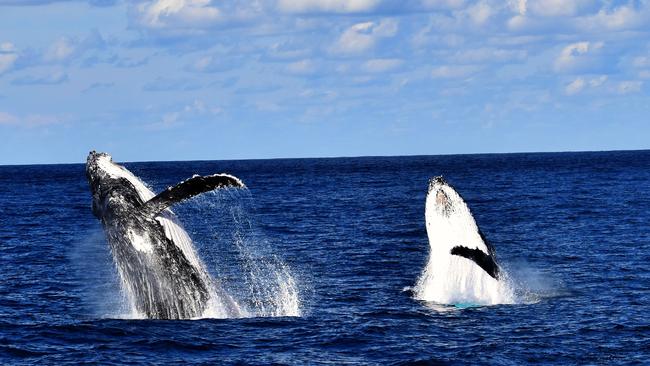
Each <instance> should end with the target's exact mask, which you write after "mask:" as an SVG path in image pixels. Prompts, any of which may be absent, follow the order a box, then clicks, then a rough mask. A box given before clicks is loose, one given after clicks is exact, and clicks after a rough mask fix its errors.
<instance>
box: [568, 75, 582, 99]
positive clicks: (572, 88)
mask: <svg viewBox="0 0 650 366" xmlns="http://www.w3.org/2000/svg"><path fill="white" fill-rule="evenodd" d="M585 85H586V83H585V80H584V79H583V78H577V79H575V80H573V81H572V82H571V83H569V84H568V85H567V86H566V88H564V92H565V93H566V94H567V95H575V94H578V93H580V92H581V91H582V90H583V89H584V88H585Z"/></svg>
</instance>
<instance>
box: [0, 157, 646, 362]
mask: <svg viewBox="0 0 650 366" xmlns="http://www.w3.org/2000/svg"><path fill="white" fill-rule="evenodd" d="M124 165H125V166H126V167H127V168H128V169H129V170H131V171H132V172H133V173H134V174H135V175H136V176H138V177H139V178H141V179H142V180H143V181H144V182H145V183H147V184H148V185H149V187H151V188H152V189H153V190H154V191H156V192H159V191H161V190H162V189H164V188H166V187H167V186H169V185H174V184H176V183H177V182H180V181H182V180H184V179H186V178H188V177H190V176H192V175H193V174H213V173H220V172H227V173H230V174H233V175H235V176H237V177H239V178H241V179H242V180H243V181H244V183H245V184H246V186H247V187H248V188H247V189H245V190H242V189H239V190H221V191H216V192H213V193H208V194H204V195H202V196H199V197H196V198H194V199H192V200H190V201H187V202H185V203H182V204H179V205H176V206H174V207H173V210H174V212H175V213H176V215H177V216H178V219H179V220H180V221H181V223H182V224H183V226H184V227H185V229H186V231H187V233H188V234H189V235H190V237H191V238H192V240H193V242H194V246H195V247H196V249H197V251H198V254H199V256H200V257H201V259H202V260H203V261H204V263H205V265H206V266H207V267H208V269H209V271H210V273H211V275H212V276H213V277H214V278H215V280H216V281H219V283H220V284H221V286H222V287H223V288H224V289H225V290H226V291H228V292H229V293H230V294H232V295H233V296H234V297H235V298H236V299H238V300H239V301H240V302H241V303H242V304H245V305H246V306H247V307H248V308H249V309H251V311H249V312H248V314H247V315H246V316H245V317H233V318H200V319H193V320H146V319H139V318H138V317H137V316H134V315H133V313H132V312H131V311H130V310H129V306H128V302H127V301H125V295H124V293H123V291H122V290H121V286H120V279H119V276H117V273H116V270H115V268H114V265H113V262H112V259H111V253H110V251H109V249H108V244H107V243H106V240H105V238H104V234H103V231H102V227H101V224H100V222H99V221H98V220H97V219H96V218H95V217H94V216H93V214H92V211H91V205H90V204H91V195H90V190H89V187H88V183H87V181H86V177H85V170H84V169H85V168H84V165H83V164H71V165H31V166H0V219H1V225H0V278H1V280H0V364H7V365H13V364H47V365H61V364H75V365H76V364H109V365H110V364H115V365H118V364H131V365H138V364H155V365H162V364H180V363H190V364H206V365H214V364H218V365H222V364H225V365H229V364H277V365H285V364H286V365H294V364H297V365H303V364H331V365H348V364H358V365H393V364H394V365H401V364H423V365H424V364H451V365H456V364H471V365H477V364H478V365H481V364H482V365H520V364H528V363H535V364H562V365H566V364H580V365H584V364H595V365H598V364H603V365H610V364H630V365H644V364H648V363H649V362H650V361H649V360H650V151H625V152H585V153H525V154H486V155H450V156H414V157H364V158H332V159H276V160H242V161H191V162H186V161H183V162H149V163H127V164H124ZM438 175H443V176H444V177H445V179H446V180H447V181H448V182H449V183H450V184H452V185H453V187H454V188H455V189H456V190H457V191H458V192H459V193H460V194H461V195H462V196H463V198H464V199H465V201H466V202H467V204H468V206H469V207H470V209H471V211H472V213H473V215H474V218H475V220H476V222H477V224H478V226H479V227H480V228H481V230H482V231H483V233H484V234H485V236H486V237H487V238H488V239H489V241H490V242H491V243H492V245H493V246H494V248H495V251H496V257H497V261H498V263H499V264H500V266H501V267H502V270H503V271H505V272H506V273H507V274H508V278H509V280H510V281H511V283H512V286H513V288H514V290H515V292H516V294H517V296H516V301H514V303H510V304H501V305H493V306H450V305H442V304H435V303H428V302H425V301H420V300H417V299H415V298H414V295H413V291H412V289H413V286H415V284H416V282H417V280H418V278H419V277H420V275H421V274H422V271H423V269H424V267H425V266H426V264H427V259H428V253H429V242H428V238H427V232H426V228H425V215H424V207H425V206H424V205H425V196H426V194H427V187H428V180H429V178H431V177H433V176H438ZM287 289H288V290H287Z"/></svg>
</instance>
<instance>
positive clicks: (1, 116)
mask: <svg viewBox="0 0 650 366" xmlns="http://www.w3.org/2000/svg"><path fill="white" fill-rule="evenodd" d="M61 122H62V120H61V118H59V117H56V116H52V115H44V114H28V115H26V116H24V117H19V116H15V115H13V114H10V113H6V112H0V125H16V126H24V127H38V126H44V125H52V124H57V123H61Z"/></svg>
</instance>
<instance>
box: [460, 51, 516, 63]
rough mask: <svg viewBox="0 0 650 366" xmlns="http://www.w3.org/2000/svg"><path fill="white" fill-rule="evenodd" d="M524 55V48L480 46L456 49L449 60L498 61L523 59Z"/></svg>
mask: <svg viewBox="0 0 650 366" xmlns="http://www.w3.org/2000/svg"><path fill="white" fill-rule="evenodd" d="M526 57H527V53H526V51H525V50H510V49H499V48H491V47H480V48H473V49H466V50H461V51H458V52H456V53H455V54H454V55H453V56H452V57H451V60H453V61H455V62H459V63H498V62H508V61H523V60H524V59H526Z"/></svg>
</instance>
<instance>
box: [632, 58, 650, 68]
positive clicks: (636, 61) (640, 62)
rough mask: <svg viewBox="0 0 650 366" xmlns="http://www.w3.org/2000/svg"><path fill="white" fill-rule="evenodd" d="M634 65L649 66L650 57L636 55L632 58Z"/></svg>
mask: <svg viewBox="0 0 650 366" xmlns="http://www.w3.org/2000/svg"><path fill="white" fill-rule="evenodd" d="M632 65H633V66H634V67H650V57H647V56H638V57H635V58H634V59H633V60H632Z"/></svg>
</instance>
